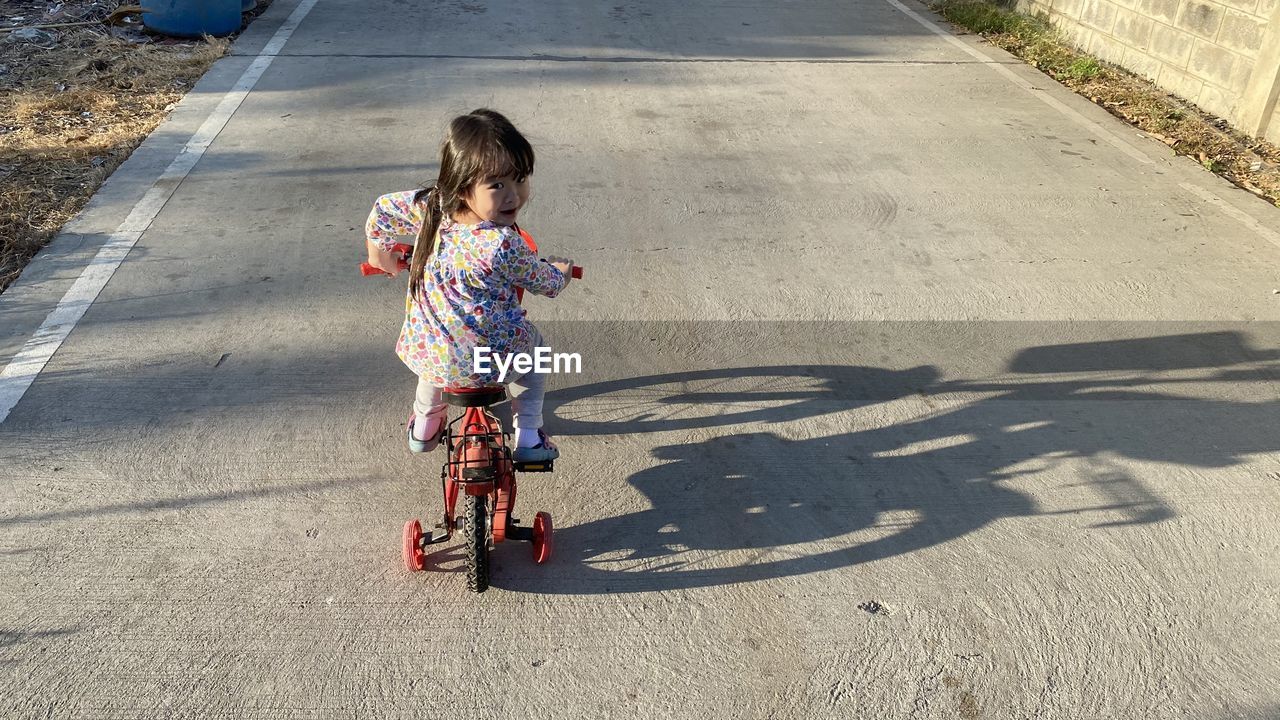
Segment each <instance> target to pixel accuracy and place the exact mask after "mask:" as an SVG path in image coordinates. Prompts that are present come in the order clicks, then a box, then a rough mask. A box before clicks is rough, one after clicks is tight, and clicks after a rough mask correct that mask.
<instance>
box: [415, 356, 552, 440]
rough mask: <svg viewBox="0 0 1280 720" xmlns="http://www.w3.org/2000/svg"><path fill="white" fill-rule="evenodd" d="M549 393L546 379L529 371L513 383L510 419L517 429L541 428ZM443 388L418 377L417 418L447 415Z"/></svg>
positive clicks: (511, 386)
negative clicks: (546, 395) (418, 416)
mask: <svg viewBox="0 0 1280 720" xmlns="http://www.w3.org/2000/svg"><path fill="white" fill-rule="evenodd" d="M546 391H547V376H546V375H544V374H542V373H536V372H532V371H531V372H527V373H525V374H524V375H522V376H520V377H519V378H516V379H515V380H512V381H511V383H510V385H509V387H508V388H507V392H508V394H510V395H511V417H512V419H513V420H514V421H515V426H516V429H517V430H520V429H525V430H537V429H538V428H540V427H542V397H543V395H545V394H546ZM443 393H444V388H442V387H439V386H437V385H432V384H431V383H429V382H427V381H426V380H425V379H424V378H418V392H417V393H416V395H415V396H414V399H413V411H414V412H415V413H417V414H418V415H422V416H426V417H434V416H435V415H437V414H439V415H444V412H445V410H446V408H447V407H448V406H447V405H445V403H444V397H443Z"/></svg>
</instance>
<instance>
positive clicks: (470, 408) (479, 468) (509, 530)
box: [361, 230, 582, 592]
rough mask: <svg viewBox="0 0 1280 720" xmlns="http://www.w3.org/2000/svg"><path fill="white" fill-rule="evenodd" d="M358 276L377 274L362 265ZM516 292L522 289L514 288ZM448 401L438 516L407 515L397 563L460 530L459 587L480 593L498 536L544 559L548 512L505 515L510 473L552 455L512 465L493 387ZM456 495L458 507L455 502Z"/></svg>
mask: <svg viewBox="0 0 1280 720" xmlns="http://www.w3.org/2000/svg"><path fill="white" fill-rule="evenodd" d="M520 235H521V237H523V238H524V240H525V242H526V243H528V245H529V247H530V248H532V249H533V251H534V252H537V251H538V247H537V245H535V244H534V242H533V238H531V237H529V235H528V234H527V233H526V232H524V231H523V230H520ZM394 251H395V252H396V253H397V254H399V255H400V257H401V259H400V263H401V269H406V268H407V267H408V265H409V257H410V256H411V254H412V252H413V246H412V245H403V244H397V245H396V246H395V250H394ZM361 272H363V273H364V274H365V275H378V274H384V273H382V271H381V270H379V269H378V268H376V267H374V266H372V265H370V264H368V263H364V264H362V265H361ZM572 276H573V277H574V278H575V279H578V278H581V277H582V268H580V267H577V266H574V267H573V270H572ZM517 294H518V295H520V296H521V297H523V292H522V291H520V292H518V293H517ZM443 396H444V400H445V402H446V403H447V404H448V405H451V406H453V407H459V408H463V414H462V415H461V416H460V417H458V418H455V419H453V420H452V421H450V422H448V423H447V424H446V426H445V432H444V437H443V440H442V445H443V446H444V448H445V451H446V458H445V463H444V467H443V468H442V469H441V471H440V481H441V485H442V489H443V492H444V519H443V521H442V522H440V523H438V524H436V526H435V527H434V528H433V530H432V532H431V534H430V535H427V534H426V533H425V532H423V528H422V524H421V523H420V522H419V521H418V520H417V519H416V518H414V519H411V520H409V521H408V522H406V523H405V525H404V531H403V533H402V550H403V555H404V565H405V567H406V568H407V569H408V570H409V571H410V572H418V571H420V570H425V569H426V568H427V546H429V545H435V544H438V543H444V542H448V541H449V540H451V539H453V536H454V534H455V533H461V535H462V539H463V544H464V550H465V553H466V558H467V587H468V588H469V589H470V590H472V591H473V592H484V591H485V590H486V589H488V587H489V553H490V552H491V551H492V550H493V549H494V547H495V546H496V545H497V544H498V543H501V542H504V541H506V540H521V541H526V542H530V543H532V544H533V561H534V562H535V563H538V564H542V563H545V562H546V561H547V560H548V559H550V558H551V550H552V525H551V515H550V514H549V513H546V512H539V513H537V514H536V515H534V519H533V526H532V527H525V526H522V525H520V521H519V520H518V519H517V518H516V517H515V516H514V515H513V512H514V510H515V504H516V472H552V471H553V470H554V461H546V462H527V463H518V462H515V461H514V460H512V457H511V449H510V446H509V437H508V433H507V432H506V431H505V430H504V429H503V427H502V422H501V421H500V420H499V419H498V418H497V417H496V416H495V415H494V414H493V413H491V412H490V411H489V408H490V407H491V406H493V405H495V404H497V403H499V402H502V401H503V400H504V399H506V390H505V389H504V388H503V386H501V385H495V386H490V387H482V388H445V390H444V393H443ZM459 499H461V500H462V508H461V510H459V508H458V501H459Z"/></svg>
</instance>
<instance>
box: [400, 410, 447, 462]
mask: <svg viewBox="0 0 1280 720" xmlns="http://www.w3.org/2000/svg"><path fill="white" fill-rule="evenodd" d="M416 418H417V414H416V413H410V414H409V424H408V435H409V452H415V453H425V452H431V451H432V450H435V449H436V446H437V445H439V444H440V440H441V439H442V438H443V437H444V431H445V425H446V423H443V422H442V423H440V431H439V432H437V433H436V434H435V437H429V438H427V439H426V440H419V439H417V438H415V437H414V436H413V421H414V420H415V419H416Z"/></svg>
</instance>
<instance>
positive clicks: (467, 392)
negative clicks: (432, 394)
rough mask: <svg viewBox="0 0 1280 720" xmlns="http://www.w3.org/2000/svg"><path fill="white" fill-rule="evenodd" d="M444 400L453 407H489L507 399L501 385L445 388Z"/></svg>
mask: <svg viewBox="0 0 1280 720" xmlns="http://www.w3.org/2000/svg"><path fill="white" fill-rule="evenodd" d="M442 394H443V396H444V401H445V402H446V403H447V404H449V405H452V406H454V407H489V406H490V405H495V404H497V403H500V402H502V401H503V400H506V399H507V391H506V389H505V388H503V387H502V386H501V385H490V386H489V387H479V388H445V389H444V392H443V393H442Z"/></svg>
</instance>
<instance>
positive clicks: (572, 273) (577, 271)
mask: <svg viewBox="0 0 1280 720" xmlns="http://www.w3.org/2000/svg"><path fill="white" fill-rule="evenodd" d="M569 277H572V278H573V279H574V280H581V279H582V266H581V265H574V266H573V268H572V269H571V270H569Z"/></svg>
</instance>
